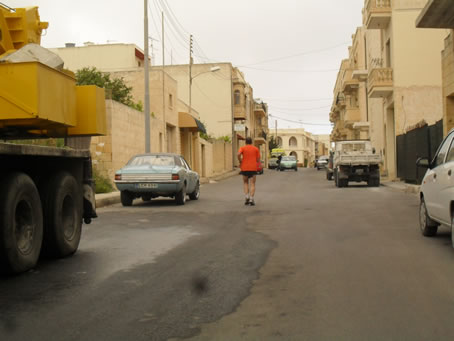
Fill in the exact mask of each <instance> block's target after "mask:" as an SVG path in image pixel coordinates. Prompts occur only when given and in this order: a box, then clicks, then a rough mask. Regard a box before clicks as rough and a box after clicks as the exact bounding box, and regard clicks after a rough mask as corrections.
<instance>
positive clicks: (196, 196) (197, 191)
mask: <svg viewBox="0 0 454 341" xmlns="http://www.w3.org/2000/svg"><path fill="white" fill-rule="evenodd" d="M199 197H200V184H199V182H198V181H197V185H195V190H194V192H192V193H191V194H189V199H191V200H198V199H199Z"/></svg>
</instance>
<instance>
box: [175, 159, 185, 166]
mask: <svg viewBox="0 0 454 341" xmlns="http://www.w3.org/2000/svg"><path fill="white" fill-rule="evenodd" d="M175 165H176V166H180V167H184V165H183V161H181V159H180V158H179V157H178V156H175Z"/></svg>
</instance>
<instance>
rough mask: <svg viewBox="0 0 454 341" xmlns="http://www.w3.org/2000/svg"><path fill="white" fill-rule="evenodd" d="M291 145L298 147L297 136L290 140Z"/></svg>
mask: <svg viewBox="0 0 454 341" xmlns="http://www.w3.org/2000/svg"><path fill="white" fill-rule="evenodd" d="M288 144H289V146H290V147H297V146H298V141H297V140H296V137H294V136H292V137H291V138H290V140H289V142H288Z"/></svg>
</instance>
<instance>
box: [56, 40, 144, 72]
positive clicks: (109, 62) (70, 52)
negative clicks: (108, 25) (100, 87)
mask: <svg viewBox="0 0 454 341" xmlns="http://www.w3.org/2000/svg"><path fill="white" fill-rule="evenodd" d="M49 50H51V51H52V52H54V53H56V54H58V55H59V56H60V57H61V58H62V59H63V60H64V62H65V68H66V69H69V70H71V71H74V72H76V71H77V70H80V69H82V68H84V67H87V66H89V67H95V68H97V69H98V70H100V71H103V72H111V71H118V70H132V69H137V68H143V67H144V66H145V65H144V64H145V62H144V60H145V58H144V54H143V51H142V49H140V48H139V47H138V46H136V45H134V44H101V45H98V44H94V43H91V42H87V43H85V44H84V46H76V45H75V44H70V43H68V44H66V47H61V48H52V49H49Z"/></svg>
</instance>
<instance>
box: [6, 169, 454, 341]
mask: <svg viewBox="0 0 454 341" xmlns="http://www.w3.org/2000/svg"><path fill="white" fill-rule="evenodd" d="M257 185H258V189H257V194H256V202H257V206H255V207H249V206H248V207H245V206H244V205H243V195H242V193H241V180H240V178H239V177H238V176H235V177H233V178H231V179H228V180H224V181H221V182H219V183H215V184H209V185H204V186H203V187H202V191H201V198H200V200H199V201H189V202H187V203H186V205H185V206H184V207H181V206H174V204H173V202H171V201H168V200H156V201H152V202H150V203H143V202H141V200H137V201H136V203H135V205H134V206H133V207H130V208H123V207H121V205H115V206H111V207H107V208H103V209H100V210H99V212H98V213H99V216H100V217H99V218H98V219H97V220H96V221H94V223H93V224H92V225H88V226H84V234H83V239H82V241H81V246H80V249H79V251H78V253H77V254H76V255H74V256H73V257H70V258H66V259H62V260H58V261H46V260H43V261H41V262H40V263H39V266H38V267H37V269H36V270H34V271H31V272H28V273H26V274H24V275H21V276H16V277H11V278H0V340H8V341H9V340H46V341H47V340H168V339H172V340H173V339H175V340H179V339H181V338H189V339H191V340H206V341H208V340H210V341H212V340H226V341H227V340H229V341H230V340H361V341H363V340H412V341H414V340H451V339H453V338H454V323H452V316H453V313H454V290H453V286H454V284H453V283H454V250H452V248H451V241H450V231H448V230H446V229H440V232H439V234H438V235H437V237H435V238H430V239H429V238H425V237H422V236H421V234H420V232H419V230H418V225H417V224H418V217H417V215H418V199H417V197H416V196H414V195H410V194H404V193H401V192H398V191H395V190H392V189H389V188H385V187H380V188H368V187H366V186H363V185H354V184H353V185H352V186H350V187H349V188H341V189H339V188H335V187H334V185H333V182H332V181H327V180H326V179H325V173H324V172H323V171H319V172H317V171H316V170H314V169H309V170H300V171H298V172H293V171H288V172H283V173H280V172H276V171H268V172H265V174H264V175H262V176H259V177H258V183H257Z"/></svg>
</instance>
